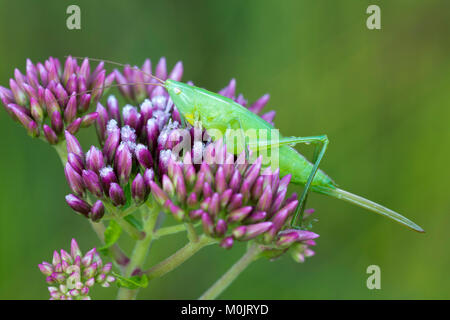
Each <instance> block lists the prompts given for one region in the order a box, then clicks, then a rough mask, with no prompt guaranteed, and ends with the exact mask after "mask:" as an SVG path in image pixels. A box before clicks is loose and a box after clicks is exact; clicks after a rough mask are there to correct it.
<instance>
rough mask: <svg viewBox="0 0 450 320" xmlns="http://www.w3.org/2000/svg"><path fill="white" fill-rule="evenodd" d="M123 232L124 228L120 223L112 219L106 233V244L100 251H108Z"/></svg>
mask: <svg viewBox="0 0 450 320" xmlns="http://www.w3.org/2000/svg"><path fill="white" fill-rule="evenodd" d="M121 234H122V228H121V227H120V225H119V224H118V223H117V222H116V221H115V220H111V221H110V222H109V225H108V227H107V228H106V230H105V233H104V235H105V245H104V246H103V247H101V248H100V249H99V251H100V252H102V253H104V254H105V253H106V252H107V251H108V248H109V247H111V246H112V245H113V244H114V243H116V242H117V240H119V238H120V235H121Z"/></svg>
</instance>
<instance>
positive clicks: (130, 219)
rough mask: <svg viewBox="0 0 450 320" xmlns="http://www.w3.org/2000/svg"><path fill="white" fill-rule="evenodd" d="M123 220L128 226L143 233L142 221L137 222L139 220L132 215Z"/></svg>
mask: <svg viewBox="0 0 450 320" xmlns="http://www.w3.org/2000/svg"><path fill="white" fill-rule="evenodd" d="M123 219H124V220H126V221H127V222H128V223H129V224H131V225H132V226H133V227H135V228H136V229H138V230H139V231H143V230H144V226H143V225H142V221H141V220H139V219H136V217H135V216H134V215H132V214H129V215H127V216H126V217H125V218H123Z"/></svg>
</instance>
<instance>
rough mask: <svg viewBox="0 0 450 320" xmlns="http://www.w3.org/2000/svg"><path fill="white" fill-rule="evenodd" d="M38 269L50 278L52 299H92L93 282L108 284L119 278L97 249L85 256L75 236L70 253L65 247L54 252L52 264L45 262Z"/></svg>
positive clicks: (107, 285) (48, 281)
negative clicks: (116, 277)
mask: <svg viewBox="0 0 450 320" xmlns="http://www.w3.org/2000/svg"><path fill="white" fill-rule="evenodd" d="M38 267H39V270H41V272H42V273H43V274H44V275H45V276H46V277H47V278H46V281H47V283H48V284H49V285H50V286H49V287H48V290H49V292H50V299H51V300H74V299H77V300H89V299H90V297H89V295H88V294H89V291H90V288H91V287H92V286H93V285H94V284H96V283H97V284H100V285H101V286H102V287H109V286H110V285H111V283H112V282H114V281H115V280H116V279H115V278H114V277H113V276H112V275H110V273H111V269H112V264H111V263H106V264H105V265H103V262H102V259H101V258H100V255H99V254H98V253H97V251H96V249H95V248H94V249H92V250H90V251H88V252H87V253H86V254H85V255H84V256H83V254H82V253H81V250H80V248H79V247H78V244H77V242H76V241H75V239H72V242H71V246H70V253H68V252H67V251H65V250H62V249H61V251H60V253H58V252H57V251H55V252H54V253H53V261H52V263H48V262H45V261H44V262H42V263H41V264H39V265H38Z"/></svg>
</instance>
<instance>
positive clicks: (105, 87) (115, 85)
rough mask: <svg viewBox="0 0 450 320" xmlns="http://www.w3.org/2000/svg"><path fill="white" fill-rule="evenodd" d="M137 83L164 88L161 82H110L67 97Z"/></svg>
mask: <svg viewBox="0 0 450 320" xmlns="http://www.w3.org/2000/svg"><path fill="white" fill-rule="evenodd" d="M137 84H145V85H150V86H158V87H163V88H164V85H162V84H161V83H154V82H128V83H118V84H110V85H109V86H103V87H98V88H95V89H91V90H85V91H83V92H79V93H77V94H73V93H72V94H71V95H69V96H68V98H71V97H78V96H81V95H83V94H86V93H92V92H94V91H98V90H103V89H108V88H114V87H121V86H126V85H137ZM56 100H57V101H58V102H60V101H61V100H63V99H56Z"/></svg>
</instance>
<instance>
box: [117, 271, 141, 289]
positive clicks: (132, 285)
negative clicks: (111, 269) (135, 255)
mask: <svg viewBox="0 0 450 320" xmlns="http://www.w3.org/2000/svg"><path fill="white" fill-rule="evenodd" d="M113 275H114V276H115V277H116V278H117V281H116V283H117V286H118V287H119V288H120V287H124V288H128V289H132V290H133V289H139V288H146V287H147V286H148V277H147V275H146V274H143V275H142V276H132V277H129V278H126V277H123V276H121V275H120V274H117V273H113Z"/></svg>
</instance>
